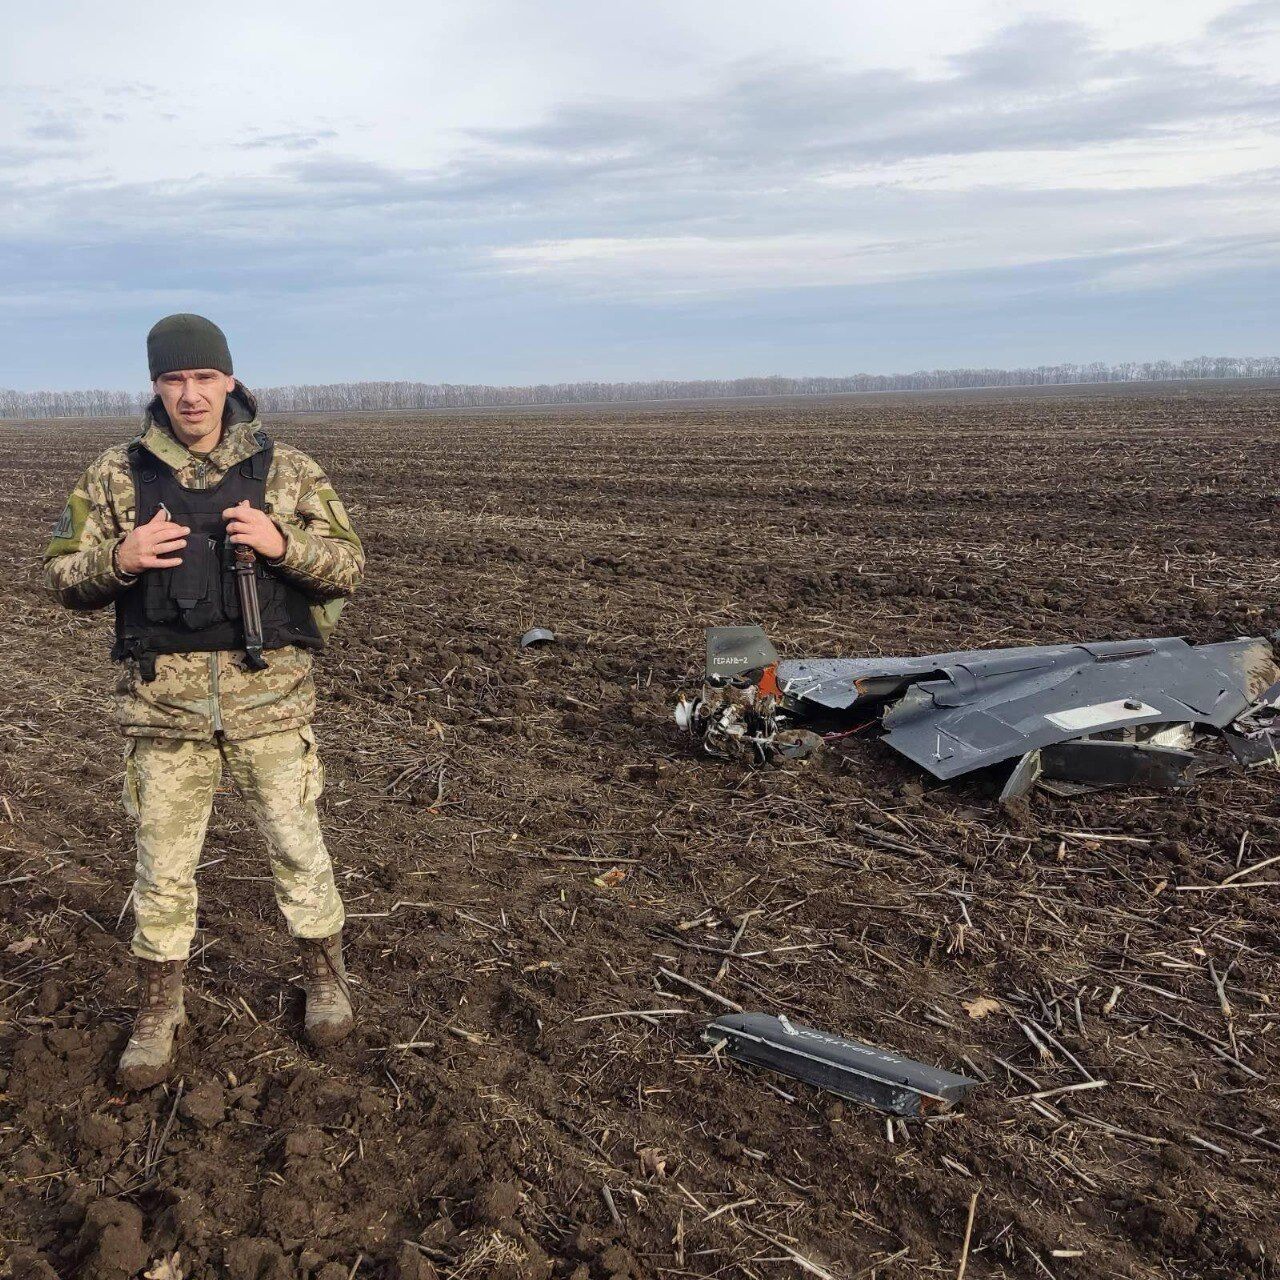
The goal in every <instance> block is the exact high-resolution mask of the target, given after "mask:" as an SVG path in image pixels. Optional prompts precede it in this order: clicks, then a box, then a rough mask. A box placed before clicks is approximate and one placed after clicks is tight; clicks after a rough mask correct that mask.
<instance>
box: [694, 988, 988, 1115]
mask: <svg viewBox="0 0 1280 1280" xmlns="http://www.w3.org/2000/svg"><path fill="white" fill-rule="evenodd" d="M702 1039H703V1040H704V1041H705V1042H706V1043H707V1044H711V1045H720V1044H723V1045H724V1049H725V1052H726V1053H728V1055H729V1056H730V1057H731V1058H735V1059H737V1060H738V1061H739V1062H748V1063H751V1064H752V1065H753V1066H757V1067H767V1068H768V1069H769V1070H772V1071H780V1072H781V1073H782V1074H783V1075H787V1076H791V1077H792V1078H794V1079H796V1080H802V1081H804V1083H806V1084H811V1085H813V1086H815V1087H816V1088H819V1089H825V1090H827V1091H828V1092H829V1093H836V1094H839V1095H840V1096H841V1097H842V1098H852V1099H853V1100H854V1101H856V1102H865V1103H868V1104H869V1105H871V1106H873V1107H876V1108H878V1109H879V1110H881V1111H888V1112H890V1113H892V1114H893V1115H898V1116H920V1115H923V1114H926V1113H927V1112H929V1111H945V1110H947V1109H948V1108H949V1107H951V1106H952V1105H954V1104H955V1103H956V1102H958V1101H959V1100H960V1099H961V1098H962V1097H963V1096H964V1095H965V1094H966V1093H968V1091H969V1090H970V1089H972V1088H973V1086H974V1085H975V1084H977V1083H978V1082H977V1081H976V1080H971V1079H970V1078H969V1077H968V1076H959V1075H955V1074H954V1073H952V1072H950V1071H941V1070H939V1069H938V1068H937V1067H930V1066H926V1065H925V1064H924V1063H923V1062H914V1061H912V1059H910V1058H903V1057H900V1056H899V1055H898V1054H896V1053H890V1052H888V1051H887V1050H885V1049H876V1048H874V1047H873V1046H871V1045H868V1044H861V1043H859V1042H858V1041H857V1040H845V1039H843V1038H841V1037H840V1036H833V1035H828V1034H827V1033H826V1032H825V1031H817V1030H815V1029H814V1028H813V1027H806V1026H803V1025H802V1024H800V1023H798V1022H792V1021H791V1020H790V1019H788V1018H786V1017H774V1016H773V1015H771V1014H767V1013H728V1014H725V1015H723V1016H722V1017H719V1018H717V1019H716V1020H715V1021H714V1022H712V1023H711V1024H710V1025H708V1027H707V1028H706V1030H705V1031H703V1033H702Z"/></svg>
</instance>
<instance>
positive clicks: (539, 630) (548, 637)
mask: <svg viewBox="0 0 1280 1280" xmlns="http://www.w3.org/2000/svg"><path fill="white" fill-rule="evenodd" d="M555 638H556V635H555V632H554V631H550V630H548V629H547V628H546V627H530V628H529V630H528V631H526V632H525V633H524V635H522V636H521V637H520V647H521V648H522V649H527V648H529V646H530V645H535V644H551V643H552V642H553V641H554V640H555Z"/></svg>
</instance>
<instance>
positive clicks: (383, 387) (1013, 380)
mask: <svg viewBox="0 0 1280 1280" xmlns="http://www.w3.org/2000/svg"><path fill="white" fill-rule="evenodd" d="M1277 377H1280V356H1244V357H1241V356H1196V357H1195V358H1194V359H1191V360H1151V361H1136V360H1130V361H1126V362H1124V363H1122V364H1102V363H1101V362H1095V363H1093V364H1043V365H1038V366H1037V367H1036V368H1034V369H929V370H920V371H919V372H916V373H890V374H875V373H855V374H852V375H850V376H848V377H844V378H816V377H815V378H782V377H765V378H715V379H702V380H699V381H696V382H682V381H677V380H675V379H661V380H655V381H651V382H548V383H540V384H538V385H537V386H530V387H488V386H483V385H480V384H473V383H447V382H443V383H434V382H332V383H327V384H325V385H319V386H297V387H254V388H253V391H254V393H255V394H256V395H257V397H258V402H259V404H260V405H261V407H262V408H263V409H264V410H266V411H268V412H271V411H275V412H290V411H299V410H301V411H311V412H316V413H333V412H361V411H376V410H379V409H475V408H504V407H519V406H522V405H536V404H591V403H599V402H604V403H606V404H623V403H627V402H634V401H641V400H699V399H709V398H713V397H722V396H821V395H836V394H839V393H841V392H859V391H861V392H868V391H951V390H957V389H961V388H975V387H1006V386H1012V387H1043V386H1049V385H1053V384H1057V383H1068V384H1069V383H1083V382H1165V381H1169V380H1182V379H1194V378H1277ZM150 398H151V392H150V391H146V392H140V393H138V394H136V395H135V394H130V393H129V392H126V391H5V390H0V418H118V417H133V416H136V415H139V414H141V412H142V410H143V409H144V408H145V406H146V404H147V401H148V400H150Z"/></svg>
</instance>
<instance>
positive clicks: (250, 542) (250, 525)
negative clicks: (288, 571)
mask: <svg viewBox="0 0 1280 1280" xmlns="http://www.w3.org/2000/svg"><path fill="white" fill-rule="evenodd" d="M222 518H223V519H224V520H225V521H226V522H227V538H228V539H229V540H230V541H231V542H233V543H235V544H236V546H239V547H252V548H253V549H254V550H255V551H256V552H257V553H258V554H259V555H260V556H262V557H263V558H264V559H266V560H279V559H280V557H281V556H282V555H284V550H285V540H284V534H283V533H281V532H280V530H279V529H278V528H277V527H276V522H275V521H274V520H272V518H271V517H270V516H269V515H267V513H266V512H265V511H259V510H258V508H257V507H251V506H250V505H249V499H248V498H246V499H245V500H244V501H243V502H241V503H239V504H238V505H236V506H234V507H228V508H227V509H226V510H225V511H224V512H223V513H222Z"/></svg>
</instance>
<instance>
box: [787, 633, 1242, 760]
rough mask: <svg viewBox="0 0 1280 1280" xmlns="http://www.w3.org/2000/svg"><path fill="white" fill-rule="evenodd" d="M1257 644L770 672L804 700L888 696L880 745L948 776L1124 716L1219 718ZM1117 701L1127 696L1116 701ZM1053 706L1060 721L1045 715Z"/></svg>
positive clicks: (1235, 704)
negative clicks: (884, 741)
mask: <svg viewBox="0 0 1280 1280" xmlns="http://www.w3.org/2000/svg"><path fill="white" fill-rule="evenodd" d="M1259 645H1265V641H1259V640H1256V639H1243V640H1231V641H1227V642H1225V643H1222V644H1214V645H1205V646H1202V647H1199V648H1196V647H1193V646H1192V645H1189V644H1187V642H1186V641H1185V640H1181V639H1178V638H1176V637H1162V638H1156V639H1140V640H1123V641H1106V642H1102V643H1095V644H1074V645H1044V646H1027V647H1022V648H1013V649H977V650H974V649H970V650H960V651H957V652H953V653H940V654H925V655H922V656H920V657H916V658H898V657H888V658H850V659H840V658H835V659H809V658H805V659H798V660H788V661H785V662H780V663H779V664H778V682H779V685H780V687H781V688H782V690H783V693H784V695H785V697H786V699H787V700H788V701H789V702H791V703H792V704H793V705H796V706H799V707H803V706H804V705H805V704H809V705H810V707H811V708H813V709H816V708H818V707H823V708H826V709H828V710H848V709H850V708H852V707H855V706H857V705H858V704H859V703H862V704H864V705H868V706H874V705H878V704H879V703H881V702H883V701H885V700H887V699H890V698H893V697H898V701H897V702H895V703H893V704H892V705H891V706H889V707H888V708H887V709H886V710H885V712H884V716H883V725H884V729H885V731H886V738H887V741H888V743H889V745H890V746H892V747H893V748H895V750H897V751H900V752H901V753H902V754H903V755H905V756H907V757H908V758H909V759H911V760H914V761H915V762H916V763H917V764H919V765H921V766H922V767H924V768H925V769H927V770H929V772H930V773H932V774H934V776H935V777H938V778H953V777H956V776H957V775H958V774H962V773H967V772H968V771H970V770H971V769H980V768H983V767H985V766H987V765H992V764H998V763H999V762H1000V761H1002V760H1007V759H1010V758H1012V757H1014V756H1022V755H1025V754H1026V753H1027V752H1029V751H1034V750H1036V749H1037V748H1040V747H1045V746H1049V745H1050V744H1052V743H1055V742H1066V741H1069V740H1070V739H1072V738H1077V737H1080V736H1082V735H1084V734H1098V733H1106V732H1109V731H1110V730H1113V729H1118V728H1123V727H1125V726H1129V725H1137V724H1159V723H1166V722H1170V723H1171V722H1175V721H1176V722H1188V721H1189V722H1192V723H1195V724H1205V725H1211V726H1212V727H1214V728H1216V729H1222V728H1225V727H1226V726H1227V725H1228V724H1230V723H1231V721H1232V720H1234V719H1235V717H1236V716H1238V715H1239V714H1240V713H1241V712H1242V711H1244V710H1245V708H1246V707H1247V706H1248V705H1249V699H1248V696H1247V693H1246V690H1245V683H1244V681H1245V677H1246V673H1247V672H1248V670H1249V667H1250V663H1251V661H1256V656H1257V654H1258V646H1259ZM1129 702H1131V703H1133V704H1135V705H1134V706H1133V707H1131V708H1126V707H1124V706H1123V704H1125V703H1129ZM1114 704H1120V705H1114ZM1082 709H1083V710H1082ZM1091 709H1096V714H1094V715H1093V718H1092V719H1091V718H1090V714H1091ZM1055 715H1058V716H1061V717H1063V722H1061V723H1058V722H1055V721H1054V720H1052V719H1050V717H1052V716H1055Z"/></svg>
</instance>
